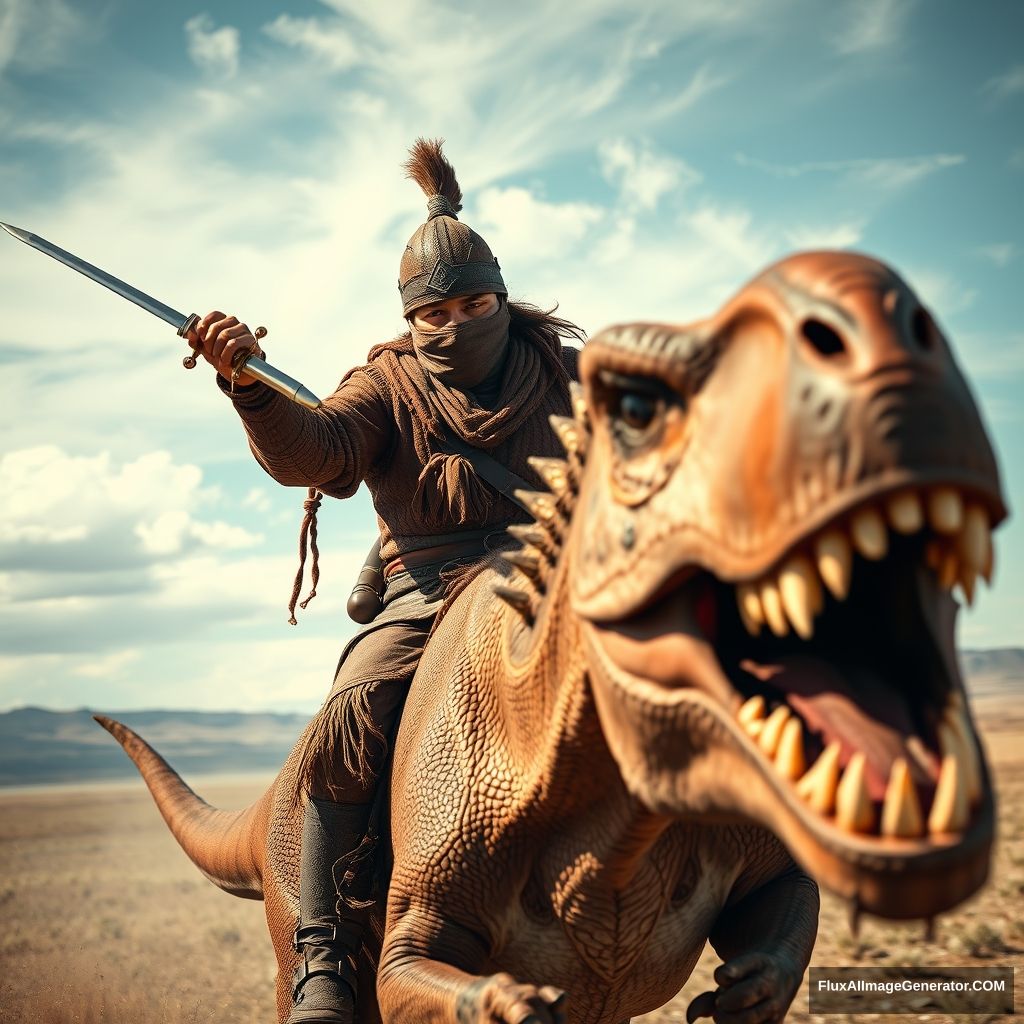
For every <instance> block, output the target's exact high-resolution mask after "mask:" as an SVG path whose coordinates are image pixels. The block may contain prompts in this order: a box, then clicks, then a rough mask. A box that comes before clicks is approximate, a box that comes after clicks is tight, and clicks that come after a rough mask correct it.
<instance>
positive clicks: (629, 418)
mask: <svg viewBox="0 0 1024 1024" xmlns="http://www.w3.org/2000/svg"><path fill="white" fill-rule="evenodd" d="M618 411H619V416H620V417H621V418H622V421H623V423H625V424H626V426H627V427H630V428H632V429H633V430H644V429H646V428H647V427H649V426H650V424H651V420H653V419H654V416H655V413H657V411H658V403H657V401H656V400H655V399H654V398H653V397H652V396H651V395H640V394H637V393H636V392H626V393H625V394H623V395H622V396H621V397H620V399H619V410H618Z"/></svg>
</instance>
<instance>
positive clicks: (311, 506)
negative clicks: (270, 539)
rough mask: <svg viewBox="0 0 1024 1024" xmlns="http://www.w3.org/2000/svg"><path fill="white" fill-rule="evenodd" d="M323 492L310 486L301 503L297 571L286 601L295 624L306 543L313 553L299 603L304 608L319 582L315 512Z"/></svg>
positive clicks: (303, 572)
mask: <svg viewBox="0 0 1024 1024" xmlns="http://www.w3.org/2000/svg"><path fill="white" fill-rule="evenodd" d="M322 499H323V494H322V493H321V492H320V491H318V490H317V489H316V488H315V487H310V489H309V490H308V491H307V493H306V500H305V501H304V502H303V503H302V508H303V511H304V512H305V515H304V516H303V517H302V526H301V527H300V529H299V571H298V572H297V573H296V574H295V583H294V585H293V586H292V599H291V601H289V602H288V615H289V618H288V622H289V624H290V625H292V626H295V625H297V624H298V621H297V619H296V618H295V604H296V602H297V601H298V600H299V592H300V591H301V590H302V578H303V576H304V575H305V570H306V544H307V541H308V544H309V549H310V551H311V552H312V554H313V565H312V567H311V568H310V571H309V582H310V590H309V593H308V594H307V595H306V599H305V600H304V601H302V602H301V603H300V604H299V607H300V608H302V609H305V607H306V605H307V604H309V602H310V601H312V600H313V598H314V597H316V586H317V584H318V583H319V582H320V549H319V548H318V547H317V545H316V514H317V511H318V510H319V508H320V502H321V500H322Z"/></svg>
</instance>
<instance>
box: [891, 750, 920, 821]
mask: <svg viewBox="0 0 1024 1024" xmlns="http://www.w3.org/2000/svg"><path fill="white" fill-rule="evenodd" d="M923 834H924V819H923V818H922V816H921V805H920V803H918V800H917V790H916V789H915V788H914V783H913V781H912V780H911V778H910V769H909V768H908V767H907V762H906V761H904V760H903V758H902V757H898V758H896V760H895V761H893V763H892V768H891V769H890V770H889V784H888V785H887V786H886V787H885V800H884V801H883V803H882V835H883V836H898V837H900V838H903V839H911V838H914V837H915V836H920V835H923Z"/></svg>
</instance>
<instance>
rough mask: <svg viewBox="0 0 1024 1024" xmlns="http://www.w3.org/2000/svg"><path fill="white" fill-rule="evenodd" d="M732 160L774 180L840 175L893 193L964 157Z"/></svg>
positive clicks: (744, 157)
mask: <svg viewBox="0 0 1024 1024" xmlns="http://www.w3.org/2000/svg"><path fill="white" fill-rule="evenodd" d="M735 159H736V163H738V164H739V165H740V166H741V167H753V168H755V169H757V170H761V171H764V172H766V173H767V174H771V175H772V176H773V177H776V178H800V177H803V176H804V175H805V174H842V175H844V176H845V177H846V178H847V179H848V180H850V181H852V182H855V183H857V184H859V185H864V186H869V187H871V188H878V189H885V190H892V191H894V190H896V189H900V188H906V187H908V186H910V185H914V184H916V183H917V182H919V181H922V180H923V179H924V178H927V177H928V176H929V175H932V174H935V173H936V172H938V171H941V170H945V169H946V168H949V167H957V166H959V165H960V164H962V163H964V161H965V160H966V159H967V157H966V156H964V155H963V154H962V153H932V154H927V155H924V156H908V157H879V158H873V157H856V158H852V159H849V160H807V161H803V162H801V163H795V164H779V163H772V162H770V161H767V160H759V159H758V158H756V157H751V156H747V155H746V154H745V153H737V154H736V157H735Z"/></svg>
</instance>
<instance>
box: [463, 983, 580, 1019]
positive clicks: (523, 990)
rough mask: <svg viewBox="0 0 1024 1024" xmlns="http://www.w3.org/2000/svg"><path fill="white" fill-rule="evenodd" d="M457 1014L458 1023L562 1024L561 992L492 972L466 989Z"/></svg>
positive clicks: (563, 995)
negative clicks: (522, 982) (526, 983)
mask: <svg viewBox="0 0 1024 1024" xmlns="http://www.w3.org/2000/svg"><path fill="white" fill-rule="evenodd" d="M458 1013H459V1024H566V1016H565V993H564V992H562V991H561V990H560V989H557V988H554V987H553V986H552V985H544V986H543V987H541V988H538V987H537V986H536V985H524V984H521V983H520V982H518V981H516V979H515V978H513V977H512V975H511V974H492V975H491V976H490V977H489V978H480V979H479V981H475V982H474V983H473V984H472V985H470V986H469V988H467V989H466V991H465V992H464V993H463V995H462V997H461V998H460V999H459V1011H458Z"/></svg>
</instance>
